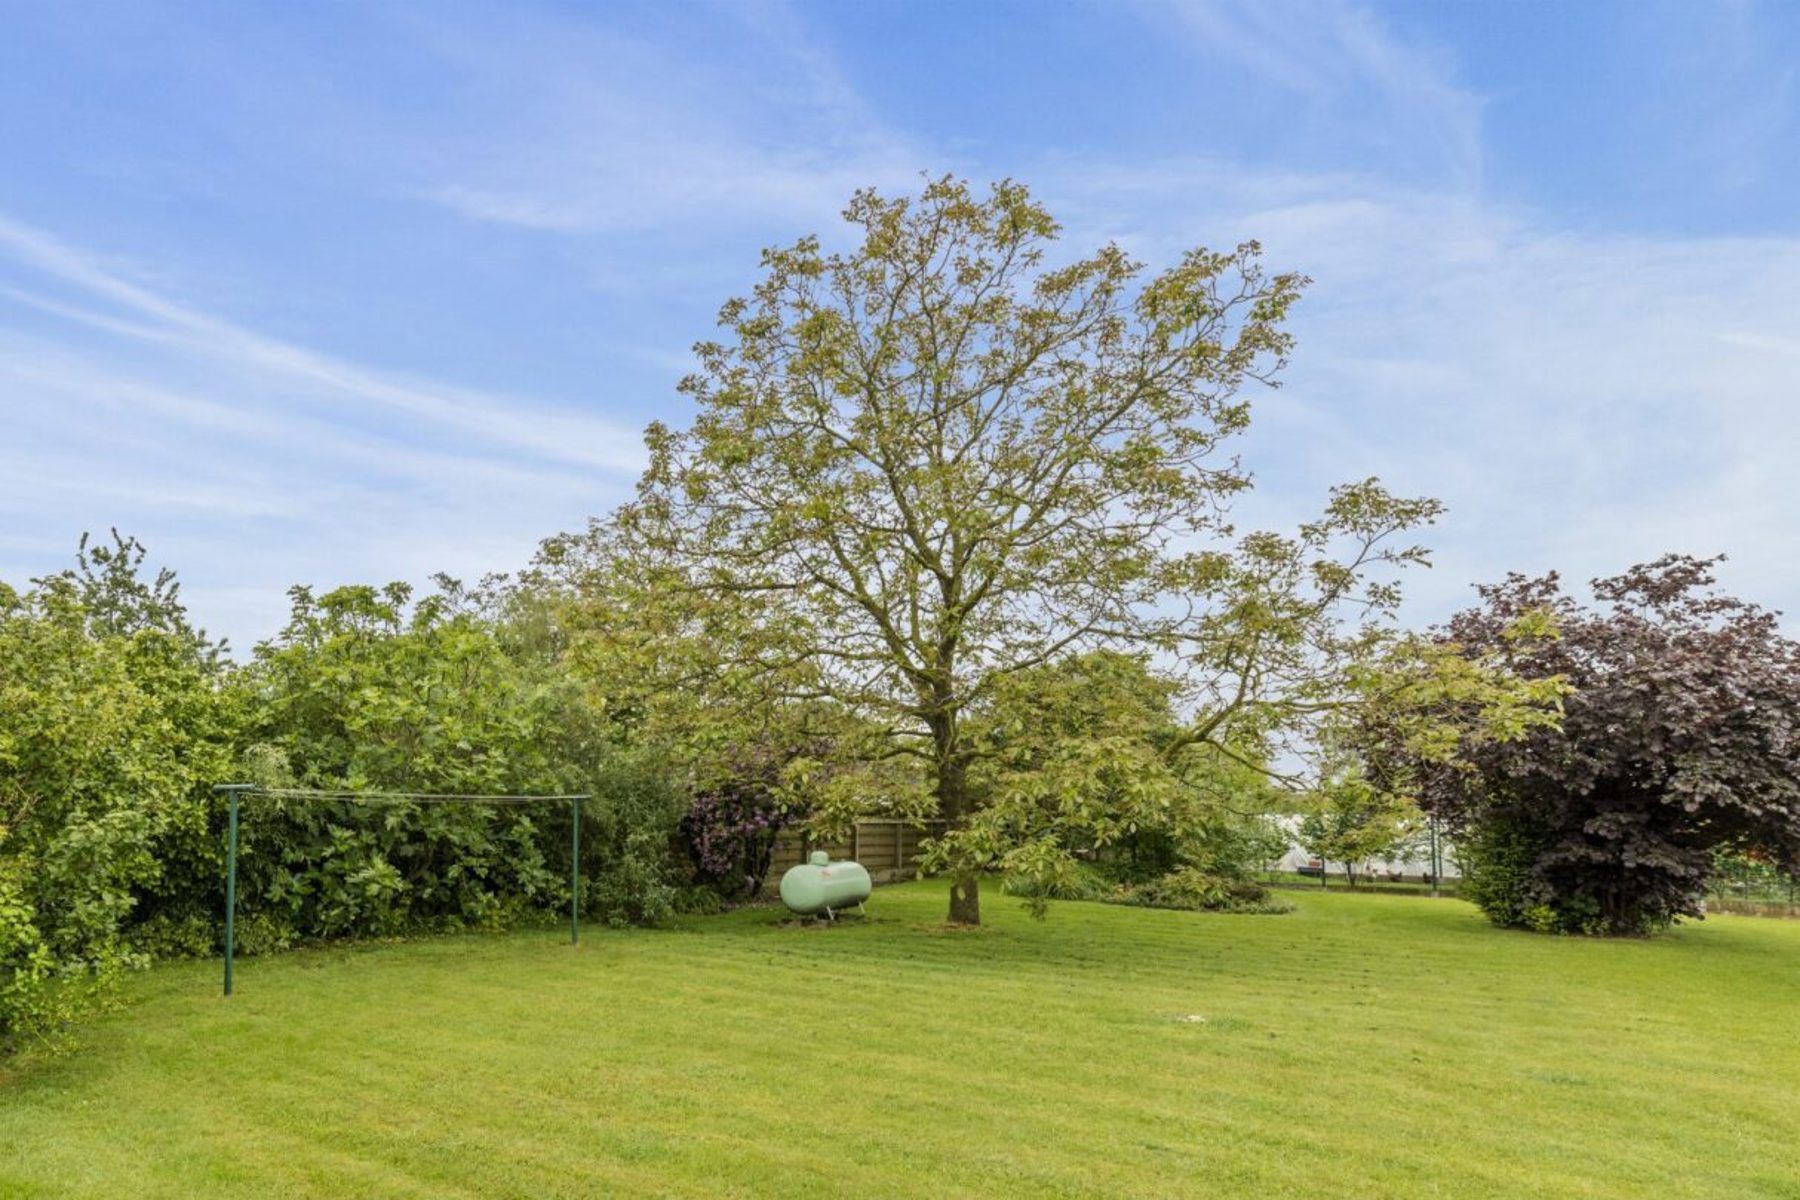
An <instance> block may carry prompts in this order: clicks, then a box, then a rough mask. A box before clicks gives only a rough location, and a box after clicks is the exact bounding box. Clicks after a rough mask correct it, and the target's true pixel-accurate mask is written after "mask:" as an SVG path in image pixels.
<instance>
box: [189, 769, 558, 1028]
mask: <svg viewBox="0 0 1800 1200" xmlns="http://www.w3.org/2000/svg"><path fill="white" fill-rule="evenodd" d="M213 794H214V795H222V796H225V797H227V798H228V810H229V815H228V816H227V817H226V823H225V828H226V833H225V994H226V995H227V996H229V995H231V967H232V963H233V961H234V960H235V959H236V958H237V860H238V805H239V803H240V802H241V801H242V800H243V799H244V798H246V797H264V798H267V799H271V800H348V801H351V802H353V803H357V804H500V805H507V804H512V805H526V804H552V803H566V804H567V805H568V806H569V945H571V946H578V945H580V944H581V806H582V804H583V803H584V802H585V801H588V800H592V799H593V796H592V795H590V794H588V793H586V792H581V793H576V794H574V795H555V796H553V795H543V796H533V795H517V796H483V795H474V794H465V793H461V792H377V791H351V790H342V791H332V790H324V789H312V788H269V787H262V786H260V785H258V784H254V783H221V784H216V785H214V787H213Z"/></svg>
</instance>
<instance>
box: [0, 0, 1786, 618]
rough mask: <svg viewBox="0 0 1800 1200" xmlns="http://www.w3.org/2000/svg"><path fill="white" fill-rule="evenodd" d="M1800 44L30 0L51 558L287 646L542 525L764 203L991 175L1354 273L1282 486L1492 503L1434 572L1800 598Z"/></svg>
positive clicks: (1644, 21)
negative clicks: (1629, 579)
mask: <svg viewBox="0 0 1800 1200" xmlns="http://www.w3.org/2000/svg"><path fill="white" fill-rule="evenodd" d="M1796 64H1800V5H1792V4H1788V5H1780V4H1768V5H1758V4H1749V3H1740V4H1705V3H1700V2H1697V0H1696V2H1682V3H1672V4H1666V5H1657V4H1652V3H1629V4H1617V5H1608V4H1601V3H1583V4H1560V3H1558V4H1533V3H1491V4H1475V3H1468V4H1448V5H1446V4H1436V3H1431V4H1396V5H1389V6H1382V5H1363V4H1358V3H1351V2H1349V0H1336V2H1332V0H1327V2H1322V3H1285V2H1276V3H1257V4H1225V3H1206V2H1198V0H1196V2H1192V3H1154V2H1148V0H1146V2H1143V3H1133V2H1130V0H1113V2H1109V3H1078V2H1075V0H1062V2H1053V0H1046V2H1038V3H1029V4H1007V3H999V2H993V0H990V2H986V3H966V4H952V3H942V2H940V3H913V4H900V3H888V2H880V0H869V2H863V3H844V2H839V3H818V4H805V3H792V4H781V3H745V4H723V3H721V4H702V3H645V4H599V3H540V4H527V3H521V2H518V0H512V2H509V3H504V4H499V3H496V4H477V3H462V2H459V0H433V2H432V3H429V4H425V3H419V4H411V5H384V4H378V3H360V2H359V3H348V2H345V3H326V2H319V3H310V4H304V5H243V4H237V3H217V4H206V3H194V4H165V3H154V2H149V0H132V2H130V3H119V4H101V3H70V4H56V5H46V4H38V3H28V2H26V0H17V2H13V0H0V417H3V418H4V420H3V424H0V578H5V579H7V580H10V581H13V582H19V581H22V580H23V579H24V578H25V577H27V576H29V575H32V574H37V573H41V572H43V571H46V570H50V569H54V568H56V567H58V566H61V565H63V564H64V563H65V562H66V561H67V560H68V558H69V556H70V553H71V550H72V548H73V545H74V542H75V539H76V537H77V535H78V534H79V533H80V532H81V531H82V530H83V529H96V530H100V529H104V528H105V527H107V526H109V525H117V526H119V527H120V528H122V529H124V530H126V531H129V532H133V533H135V534H137V535H138V536H140V537H141V538H143V539H144V540H145V541H147V542H148V543H149V544H150V546H151V548H152V551H153V554H154V557H155V558H156V560H157V561H158V562H159V563H164V564H167V565H171V566H174V567H175V568H177V570H178V571H179V572H180V573H181V575H182V577H183V578H184V580H186V589H187V594H188V596H189V599H190V602H191V603H192V605H193V607H194V608H195V609H196V610H197V613H198V615H199V617H200V619H201V620H202V621H203V623H205V624H207V625H208V626H209V628H211V629H213V630H214V631H215V632H222V633H225V634H228V635H230V636H231V638H232V639H233V640H234V641H235V642H236V643H238V644H239V645H240V646H244V645H247V644H249V643H251V642H253V641H255V640H257V639H258V638H260V637H263V636H266V635H268V634H269V633H271V632H273V631H274V629H276V628H277V627H278V626H279V624H280V621H281V618H282V616H283V614H284V612H285V598H284V594H283V593H284V591H285V589H286V588H287V587H288V586H289V585H290V584H293V583H297V582H305V583H311V584H315V585H320V586H328V585H331V584H335V583H341V582H347V581H379V580H385V579H389V578H405V579H413V580H423V579H424V578H425V577H426V576H427V575H428V574H429V573H431V572H433V571H436V570H440V569H442V570H449V571H451V572H453V573H457V574H462V575H465V576H475V575H479V574H481V573H482V572H484V571H488V570H510V569H513V568H515V567H517V566H519V565H520V564H521V563H523V562H524V561H525V560H526V559H527V558H528V557H529V556H530V554H531V552H532V549H533V547H534V546H535V544H536V542H537V540H538V539H540V538H541V537H544V536H546V535H548V534H551V533H553V532H556V531H558V530H562V529H567V528H573V527H576V526H578V525H580V524H581V523H582V522H583V521H584V520H585V519H586V517H587V516H588V515H589V514H595V513H600V512H603V511H605V510H606V509H608V508H609V507H610V506H611V505H612V504H613V503H615V502H616V501H617V500H618V499H620V498H621V497H622V496H624V495H625V494H626V493H627V492H628V491H629V489H630V487H631V484H632V482H633V480H634V478H635V474H636V470H637V467H638V464H639V463H640V461H641V449H640V446H639V442H638V431H639V430H640V429H641V427H642V426H643V424H644V423H645V422H646V421H648V420H650V419H652V418H656V417H662V418H667V419H675V420H680V419H682V418H683V416H684V413H685V409H684V405H683V402H682V401H681V400H680V398H679V397H678V396H677V395H676V393H675V391H674V383H675V381H676V380H677V379H678V378H679V377H680V375H681V374H682V373H683V372H684V371H685V369H686V366H687V362H688V357H687V347H688V346H689V345H690V344H691V343H692V342H694V341H695V340H697V339H700V338H703V337H706V336H708V335H709V334H710V332H711V321H712V315H713V313H714V312H715V310H716V309H717V306H718V304H719V303H720V301H722V300H723V299H725V298H726V297H727V296H730V295H734V294H737V293H739V292H741V291H743V290H744V289H745V288H746V287H747V285H748V284H749V282H750V281H751V280H752V279H753V278H754V274H755V266H756V257H757V251H758V249H759V248H760V247H762V246H764V245H767V244H773V243H777V242H785V241H788V240H791V239H792V238H794V237H796V236H798V235H800V234H802V233H806V232H809V231H821V232H824V233H825V234H826V235H827V237H828V238H834V237H837V236H838V235H837V233H836V231H835V230H834V229H833V226H834V224H835V221H836V212H837V210H838V209H839V207H841V204H842V202H843V200H844V198H845V197H846V196H847V195H848V193H849V192H850V191H851V190H852V189H853V188H855V187H857V186H860V185H865V184H874V185H877V186H881V187H883V188H892V189H904V188H908V187H911V186H913V185H914V184H915V183H916V181H917V179H918V175H919V172H921V171H929V172H942V171H954V172H957V173H960V174H963V175H966V176H968V177H970V178H973V179H976V180H989V179H993V178H998V177H1001V176H1010V177H1015V178H1019V179H1022V180H1025V181H1026V182H1028V183H1030V184H1031V185H1032V186H1033V187H1034V189H1036V190H1037V191H1038V193H1039V194H1040V195H1041V196H1042V198H1043V199H1044V200H1045V201H1046V202H1048V203H1049V204H1050V205H1051V207H1052V208H1053V210H1054V211H1056V212H1057V213H1058V214H1059V216H1061V218H1062V219H1063V221H1064V223H1065V226H1066V230H1067V237H1068V239H1069V241H1070V243H1071V246H1072V247H1074V248H1081V247H1087V246H1090V245H1093V244H1096V243H1098V242H1100V241H1102V240H1104V239H1106V238H1113V239H1117V240H1118V241H1120V242H1121V243H1123V244H1125V245H1126V246H1128V247H1129V248H1130V249H1132V250H1133V251H1134V252H1135V253H1136V254H1138V255H1139V256H1140V257H1142V258H1144V259H1146V260H1147V261H1149V262H1151V263H1153V264H1155V263H1161V262H1166V261H1168V260H1170V259H1171V258H1172V257H1173V256H1174V255H1175V254H1176V253H1178V252H1179V251H1180V250H1181V249H1183V248H1185V247H1188V246H1191V245H1195V244H1208V245H1215V246H1217V245H1224V244H1228V243H1231V242H1234V241H1236V240H1239V239H1241V238H1245V237H1257V238H1259V239H1260V240H1261V241H1262V242H1263V244H1264V246H1265V248H1266V251H1267V254H1268V257H1269V258H1270V260H1271V261H1272V262H1273V263H1274V264H1276V265H1278V266H1280V267H1282V268H1293V269H1298V270H1302V271H1304V272H1306V273H1307V274H1310V275H1312V276H1313V277H1314V278H1315V280H1316V282H1315V284H1314V286H1313V288H1312V290H1311V292H1310V293H1309V296H1308V298H1307V300H1306V301H1305V302H1304V303H1303V305H1302V306H1301V308H1300V310H1299V311H1298V312H1297V315H1296V318H1295V326H1294V327H1295V331H1296V333H1297V334H1298V336H1299V339H1300V344H1299V348H1298V351H1297V353H1296V356H1295V360H1294V365H1293V368H1292V370H1291V371H1290V374H1289V376H1288V383H1287V386H1286V387H1284V388H1283V389H1282V390H1280V391H1279V392H1274V393H1268V394H1266V395H1263V396H1260V397H1259V398H1258V409H1257V418H1256V425H1255V429H1254V431H1253V432H1252V434H1251V435H1250V436H1249V439H1248V441H1247V442H1246V443H1245V445H1244V452H1245V455H1246V459H1247V462H1248V463H1249V465H1250V466H1251V467H1252V468H1254V469H1255V470H1256V472H1257V474H1258V476H1259V478H1260V481H1261V487H1260V488H1259V492H1258V495H1257V497H1256V498H1255V499H1254V500H1253V501H1252V502H1251V504H1250V508H1249V515H1250V516H1251V517H1253V518H1255V519H1257V520H1266V521H1269V522H1291V521H1294V520H1298V519H1301V518H1303V517H1304V516H1305V515H1306V514H1307V513H1309V512H1310V511H1311V510H1312V509H1313V508H1314V507H1316V505H1317V503H1318V502H1319V500H1320V498H1321V496H1322V495H1323V493H1324V490H1325V489H1326V487H1328V486H1329V484H1330V483H1332V482H1334V481H1337V480H1341V479H1346V478H1351V477H1358V476H1361V475H1364V474H1370V473H1375V474H1380V475H1381V476H1382V477H1383V478H1384V479H1385V480H1386V481H1387V482H1388V483H1389V484H1390V485H1391V486H1393V487H1395V488H1396V489H1400V490H1405V491H1410V492H1422V493H1428V494H1432V495H1436V496H1439V497H1440V498H1442V499H1444V500H1445V501H1446V502H1447V503H1448V504H1449V505H1450V514H1449V517H1448V518H1447V519H1446V520H1445V521H1444V523H1443V524H1442V525H1441V526H1440V527H1439V528H1438V529H1437V530H1436V531H1435V532H1434V534H1433V535H1432V539H1431V540H1432V543H1433V545H1434V546H1435V548H1436V550H1437V559H1438V566H1437V567H1436V569H1435V570H1434V571H1432V572H1431V574H1430V575H1429V577H1427V578H1425V579H1422V580H1421V581H1419V583H1418V584H1417V585H1416V586H1415V589H1414V590H1415V600H1414V602H1413V608H1412V615H1413V616H1414V617H1415V618H1417V619H1421V620H1422V619H1429V618H1432V617H1435V616H1439V615H1442V614H1443V613H1445V612H1447V611H1448V610H1449V609H1450V608H1451V607H1453V606H1455V605H1457V604H1459V603H1461V602H1462V601H1463V600H1464V599H1466V598H1467V597H1468V596H1469V592H1468V585H1469V583H1470V582H1472V581H1474V580H1477V579H1488V578H1493V577H1495V576H1497V575H1499V574H1501V573H1503V572H1505V571H1507V570H1514V569H1516V570H1528V571H1537V570H1544V569H1548V568H1552V567H1557V568H1560V569H1562V570H1563V571H1564V572H1565V574H1567V575H1569V576H1572V577H1574V578H1577V579H1584V578H1587V577H1589V576H1592V575H1595V574H1601V573H1611V572H1613V571H1616V570H1618V569H1621V568H1623V567H1624V566H1626V565H1628V564H1629V563H1631V562H1633V561H1637V560H1641V559H1646V558H1649V557H1653V556H1655V555H1656V554H1658V553H1660V552H1662V551H1664V550H1671V549H1674V550H1686V551H1690V552H1695V553H1711V552H1718V551H1724V552H1727V553H1729V554H1730V555H1731V562H1730V563H1729V565H1728V567H1727V570H1726V577H1727V580H1728V582H1730V583H1731V584H1732V586H1734V587H1735V588H1737V589H1738V590H1740V591H1741V592H1743V593H1744V594H1746V595H1748V596H1750V597H1751V598H1754V599H1757V600H1759V601H1762V602H1764V603H1767V604H1771V605H1775V606H1778V607H1783V608H1786V609H1788V610H1790V611H1800V555H1796V554H1795V552H1794V551H1795V545H1796V539H1795V537H1794V532H1793V531H1794V528H1795V525H1796V521H1797V519H1800V389H1797V388H1796V386H1795V385H1796V381H1797V380H1800V205H1797V204H1796V203H1795V200H1794V198H1795V196H1796V195H1797V194H1800V75H1797V70H1800V68H1797V66H1796ZM1791 624H1792V622H1791V621H1790V625H1791Z"/></svg>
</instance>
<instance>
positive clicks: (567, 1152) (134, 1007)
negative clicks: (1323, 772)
mask: <svg viewBox="0 0 1800 1200" xmlns="http://www.w3.org/2000/svg"><path fill="white" fill-rule="evenodd" d="M1287 896H1288V898H1289V899H1291V900H1293V901H1294V902H1295V903H1296V904H1297V905H1299V909H1298V911H1296V912H1295V913H1293V914H1290V915H1287V916H1212V915H1200V914H1189V913H1171V912H1150V911H1144V910H1136V909H1124V908H1113V907H1104V906H1099V905H1087V904H1063V905H1058V906H1056V907H1055V908H1054V909H1053V910H1052V912H1051V915H1050V919H1049V920H1048V921H1046V922H1041V923H1040V922H1034V921H1032V920H1031V919H1030V918H1029V917H1027V916H1026V915H1025V914H1024V913H1023V911H1021V909H1020V908H1019V906H1018V904H1017V903H1016V902H1014V901H1011V900H1005V899H1002V898H1000V897H998V896H990V897H989V900H988V914H989V917H990V921H991V928H990V929H988V930H986V931H983V932H980V933H954V932H945V931H943V930H942V929H940V928H937V927H936V926H935V924H934V922H936V921H937V920H939V919H940V917H941V913H942V908H943V904H944V896H943V892H942V890H941V889H940V888H939V887H937V886H934V885H930V884H925V885H909V886H906V887H901V888H892V889H884V890H882V891H879V892H877V893H876V897H875V900H874V902H873V903H872V904H871V909H870V910H871V915H872V919H871V921H870V922H869V923H867V924H864V925H853V926H846V927H842V928H837V929H826V930H807V929H797V928H791V927H783V926H780V925H777V924H776V921H777V919H778V914H777V913H775V912H772V911H769V910H758V911H745V912H739V913H735V914H732V915H730V916H726V917H722V918H713V919H707V920H700V921H695V922H693V923H692V924H691V925H690V926H688V927H687V928H684V929H682V930H678V931H670V932H613V931H604V930H595V931H593V933H592V935H591V936H590V938H589V939H588V940H587V942H586V944H585V945H583V946H582V947H581V948H580V949H579V950H577V951H572V950H571V949H570V948H569V947H568V946H567V945H563V944H558V941H557V937H556V935H555V934H554V933H548V932H546V933H542V934H537V933H533V934H524V935H513V936H507V937H491V938H476V937H470V938H452V939H439V940H429V941H422V942H418V943H413V944H409V945H399V946H380V947H367V948H358V949H351V950H325V951H309V952H303V953H296V954H292V955H287V956H284V957H280V958H275V959H268V960H263V961H253V962H247V963H244V964H242V965H241V967H240V970H239V975H238V994H237V996H235V997H234V998H232V999H231V1000H229V1001H225V1000H222V999H221V998H220V997H219V996H218V995H217V977H216V973H215V968H214V967H213V966H210V965H206V964H198V963H196V964H190V965H185V966H178V967H173V968H168V969H162V970H158V971H155V972H152V973H150V974H149V975H147V976H144V977H141V978H139V979H137V980H136V981H134V983H133V985H132V987H131V989H130V1003H129V1005H128V1006H127V1007H126V1008H124V1009H123V1010H121V1011H118V1012H116V1013H113V1014H111V1015H110V1016H108V1017H106V1018H104V1019H102V1020H100V1021H97V1022H95V1023H94V1024H92V1025H90V1026H89V1027H87V1028H86V1029H85V1030H84V1031H83V1035H82V1046H81V1048H80V1049H79V1050H78V1051H77V1052H76V1053H75V1054H73V1055H70V1056H67V1057H64V1058H61V1059H55V1060H48V1061H39V1062H26V1063H24V1064H23V1065H20V1066H17V1067H15V1068H14V1069H13V1070H12V1071H11V1072H10V1073H9V1074H7V1075H5V1076H0V1195H5V1196H65V1195H85V1196H107V1197H122V1196H132V1197H155V1196H171V1197H173V1196H181V1197H187V1196H209V1195H232V1196H259V1197H260V1196H421V1197H423V1196H432V1197H438V1196H521V1197H524V1196H531V1197H539V1196H557V1195H567V1196H605V1195H616V1196H658V1195H677V1196H762V1195H768V1196H798V1195H813V1196H840V1195H841V1196H851V1195H855V1196H866V1197H885V1196H953V1195H968V1196H1040V1195H1042V1196H1108V1197H1112V1196H1240V1195H1242V1196H1267V1197H1276V1196H1279V1197H1288V1196H1397V1197H1421V1196H1544V1197H1565V1196H1616V1197H1640V1196H1664V1197H1700V1196H1718V1197H1731V1198H1733V1200H1744V1198H1748V1197H1773V1196H1784V1197H1800V923H1797V922H1784V921H1775V920H1758V919H1754V918H1745V917H1736V918H1734V917H1721V918H1716V919H1714V920H1709V921H1707V922H1705V923H1704V924H1702V925H1698V926H1693V927H1689V928H1684V929H1682V930H1680V931H1679V932H1677V933H1675V934H1673V935H1671V936H1668V937H1664V938H1660V939H1657V940H1654V941H1647V942H1635V943H1613V944H1604V943H1595V942H1585V941H1574V940H1552V939H1545V938H1537V937H1531V936H1527V935H1521V934H1510V933H1503V932H1500V931H1498V930H1495V929H1492V928H1490V927H1489V926H1488V925H1486V924H1485V923H1484V922H1483V921H1482V920H1481V919H1480V918H1479V917H1478V916H1477V915H1476V914H1475V912H1474V910H1473V909H1471V908H1469V907H1468V906H1466V905H1464V904H1462V903H1461V902H1459V901H1450V900H1445V901H1431V900H1425V899H1415V898H1408V897H1398V896H1383V895H1350V894H1344V893H1340V892H1331V893H1327V894H1324V895H1309V894H1305V893H1298V892H1296V893H1287ZM1201 1018H1204V1019H1201Z"/></svg>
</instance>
